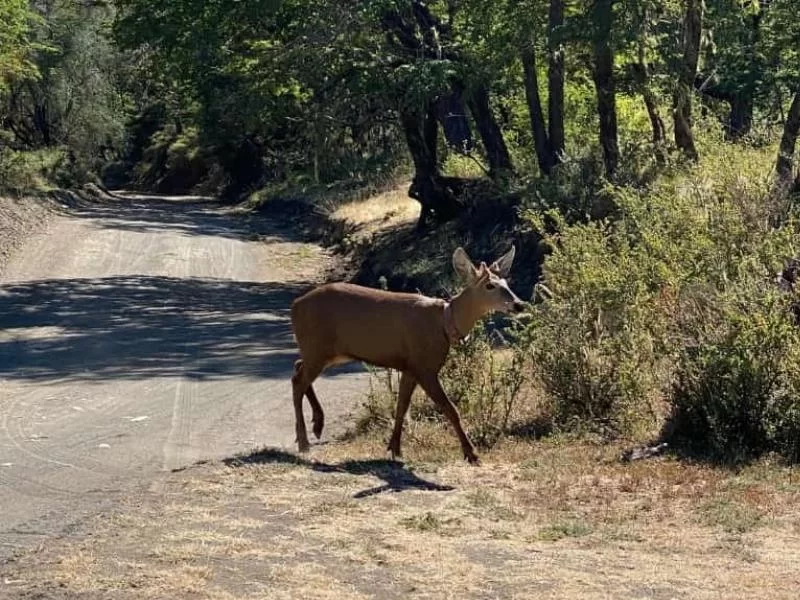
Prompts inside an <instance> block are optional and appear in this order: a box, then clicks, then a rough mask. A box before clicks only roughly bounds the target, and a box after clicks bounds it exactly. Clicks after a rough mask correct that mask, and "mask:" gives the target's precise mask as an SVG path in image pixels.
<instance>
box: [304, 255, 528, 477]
mask: <svg viewBox="0 0 800 600" xmlns="http://www.w3.org/2000/svg"><path fill="white" fill-rule="evenodd" d="M513 261H514V247H513V246H512V247H511V250H509V251H508V253H506V254H505V255H504V256H503V257H501V258H499V259H498V260H497V261H496V262H494V263H493V264H492V265H491V266H490V267H487V266H486V263H481V265H480V267H475V266H474V265H473V264H472V261H471V260H470V258H469V256H467V253H466V252H465V251H464V250H463V248H458V249H457V250H456V251H455V252H454V253H453V267H454V268H455V270H456V272H457V273H458V274H459V275H460V276H461V277H462V278H463V279H464V280H465V281H466V284H467V285H466V287H465V288H464V289H463V290H462V291H461V292H460V293H459V294H458V295H457V296H455V297H454V298H452V299H451V300H450V301H449V302H447V301H444V300H440V299H436V298H428V297H426V296H421V295H419V294H401V293H394V292H385V291H381V290H375V289H371V288H366V287H361V286H358V285H352V284H348V283H332V284H327V285H322V286H320V287H318V288H316V289H314V290H312V291H310V292H308V293H307V294H305V295H304V296H301V297H300V298H298V299H297V300H295V301H294V303H293V304H292V328H293V329H294V335H295V338H296V340H297V345H298V346H299V348H300V360H298V361H297V362H296V363H295V366H294V375H293V376H292V391H293V399H294V412H295V418H296V431H297V445H298V448H299V450H300V452H306V451H307V450H308V447H309V444H308V434H307V433H306V424H305V420H304V418H303V395H304V394H305V395H306V396H307V397H308V401H309V403H310V404H311V411H312V416H313V421H312V423H313V431H314V435H315V436H316V437H317V438H318V439H319V437H320V435H321V434H322V428H323V426H324V424H325V414H324V412H323V411H322V406H320V403H319V400H318V399H317V395H316V393H315V392H314V388H313V386H312V383H313V382H314V380H315V379H316V378H317V377H318V376H319V374H320V373H322V371H323V370H324V369H325V368H327V367H329V366H331V365H336V364H341V363H344V362H348V361H352V360H357V361H362V362H365V363H369V364H372V365H375V366H379V367H385V368H390V369H396V370H398V371H400V372H401V377H400V388H399V392H398V399H397V411H396V414H395V422H394V431H393V432H392V437H391V439H390V441H389V447H388V450H389V451H390V452H391V453H392V457H393V458H394V457H399V456H400V455H401V454H400V436H401V434H402V429H403V421H404V419H405V415H406V412H407V411H408V407H409V404H410V402H411V395H412V393H413V392H414V389H415V388H416V386H417V384H419V385H420V386H422V389H424V390H425V392H426V393H427V394H428V396H430V398H431V400H433V402H434V403H435V404H436V405H437V406H438V407H439V409H440V410H441V411H442V413H443V414H444V415H445V416H446V417H447V419H448V420H449V421H450V423H451V424H452V426H453V429H455V432H456V435H457V436H458V439H459V441H460V442H461V449H462V450H463V451H464V458H465V459H466V460H468V461H469V462H471V463H476V462H478V457H477V455H476V454H475V448H474V447H473V445H472V442H471V441H470V439H469V437H467V434H466V433H464V429H463V428H462V427H461V418H460V416H459V414H458V409H457V408H456V407H455V406H454V405H453V403H452V402H451V401H450V399H449V398H448V397H447V394H446V393H445V391H444V390H443V389H442V385H441V383H440V382H439V371H440V370H441V368H442V365H443V364H444V361H445V359H446V358H447V353H448V352H449V350H450V345H451V344H453V343H455V342H457V341H459V340H461V339H463V338H464V337H465V336H466V335H467V334H468V333H469V331H470V330H471V329H472V327H473V325H474V324H475V323H476V322H477V321H478V320H479V319H480V318H481V317H483V316H484V315H486V314H488V313H490V312H492V311H502V312H505V313H512V312H521V311H523V310H524V309H525V304H524V303H523V302H522V301H521V300H520V299H519V298H517V296H516V295H515V294H514V292H512V291H511V289H510V288H509V287H508V283H507V282H506V279H505V278H506V277H507V276H508V272H509V270H510V269H511V264H512V263H513Z"/></svg>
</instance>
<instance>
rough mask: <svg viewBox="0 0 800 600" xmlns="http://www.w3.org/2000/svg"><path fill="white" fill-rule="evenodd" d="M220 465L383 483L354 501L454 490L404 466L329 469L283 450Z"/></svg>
mask: <svg viewBox="0 0 800 600" xmlns="http://www.w3.org/2000/svg"><path fill="white" fill-rule="evenodd" d="M223 462H224V463H225V464H226V465H227V466H229V467H232V468H236V467H241V466H243V465H252V464H290V465H299V466H303V467H307V468H309V469H311V470H313V471H317V472H320V473H348V474H350V475H371V476H373V477H376V478H378V479H382V480H383V481H384V483H383V484H382V485H379V486H375V487H371V488H367V489H365V490H361V491H360V492H357V493H356V494H353V497H354V498H366V497H368V496H374V495H376V494H381V493H384V492H402V491H405V490H422V491H429V492H449V491H452V490H454V489H455V488H453V487H452V486H449V485H441V484H438V483H434V482H432V481H427V480H425V479H422V478H420V477H418V476H417V475H415V474H414V472H413V471H411V470H410V469H409V468H408V467H406V465H404V464H403V463H401V462H398V461H394V460H381V459H373V460H346V461H344V462H341V463H338V464H335V465H332V464H327V463H324V462H317V461H313V460H307V459H305V458H303V457H301V456H297V455H296V454H291V453H289V452H285V451H283V450H278V449H275V448H265V449H263V450H258V451H256V452H253V453H252V454H248V455H245V456H236V457H233V458H227V459H225V460H224V461H223Z"/></svg>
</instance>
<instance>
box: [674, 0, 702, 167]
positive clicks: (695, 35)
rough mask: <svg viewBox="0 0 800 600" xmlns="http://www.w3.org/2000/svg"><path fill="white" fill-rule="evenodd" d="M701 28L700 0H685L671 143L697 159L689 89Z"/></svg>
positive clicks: (698, 58) (692, 85)
mask: <svg viewBox="0 0 800 600" xmlns="http://www.w3.org/2000/svg"><path fill="white" fill-rule="evenodd" d="M702 31H703V0H685V16H684V21H683V58H682V60H681V62H680V66H679V70H678V84H677V86H676V89H675V93H674V96H673V105H672V115H673V120H674V124H675V144H676V145H677V146H678V148H679V149H680V150H682V151H683V153H684V154H685V155H686V156H687V157H688V158H690V159H691V160H697V159H698V154H697V147H696V146H695V143H694V134H693V132H692V90H693V88H694V81H695V78H696V76H697V65H698V62H699V60H700V38H701V35H702Z"/></svg>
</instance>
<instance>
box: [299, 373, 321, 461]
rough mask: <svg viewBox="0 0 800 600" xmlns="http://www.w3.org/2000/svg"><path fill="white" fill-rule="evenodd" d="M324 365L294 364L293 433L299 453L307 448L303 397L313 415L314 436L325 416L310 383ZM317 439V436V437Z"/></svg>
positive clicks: (319, 429)
mask: <svg viewBox="0 0 800 600" xmlns="http://www.w3.org/2000/svg"><path fill="white" fill-rule="evenodd" d="M323 367H324V364H322V363H318V362H316V361H308V360H303V359H301V360H298V361H297V362H296V363H294V374H293V375H292V401H293V403H294V418H295V432H296V434H297V449H298V450H299V451H300V452H307V451H308V448H309V443H308V432H307V431H306V421H305V417H303V396H304V395H307V396H308V401H309V403H310V404H311V411H312V413H313V415H314V416H313V419H314V420H313V425H314V434H315V435H317V431H319V433H322V425H323V424H324V422H325V416H324V413H323V412H322V406H321V405H320V403H319V400H318V399H317V395H316V394H315V393H314V390H313V388H312V387H311V383H312V382H313V381H314V380H315V379H316V378H317V376H318V375H319V374H320V373H321V372H322V369H323ZM317 437H319V435H317Z"/></svg>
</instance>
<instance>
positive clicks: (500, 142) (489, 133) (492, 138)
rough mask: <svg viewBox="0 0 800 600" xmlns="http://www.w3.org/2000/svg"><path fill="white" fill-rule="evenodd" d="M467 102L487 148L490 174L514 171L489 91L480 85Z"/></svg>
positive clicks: (493, 175)
mask: <svg viewBox="0 0 800 600" xmlns="http://www.w3.org/2000/svg"><path fill="white" fill-rule="evenodd" d="M467 103H468V104H469V109H470V112H472V117H473V118H474V119H475V125H476V126H477V127H478V133H479V134H480V136H481V141H482V142H483V147H484V149H485V150H486V158H487V160H488V161H489V175H490V176H491V177H497V176H498V175H499V174H501V173H503V172H506V173H508V172H511V171H513V165H512V164H511V156H510V155H509V153H508V147H507V146H506V141H505V140H504V139H503V132H502V130H501V129H500V125H498V124H497V119H495V117H494V114H493V113H492V108H491V106H490V105H489V91H488V90H487V89H486V88H485V87H484V86H482V85H481V86H478V87H477V88H476V89H475V90H473V91H472V93H471V94H470V96H469V100H468V101H467Z"/></svg>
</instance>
